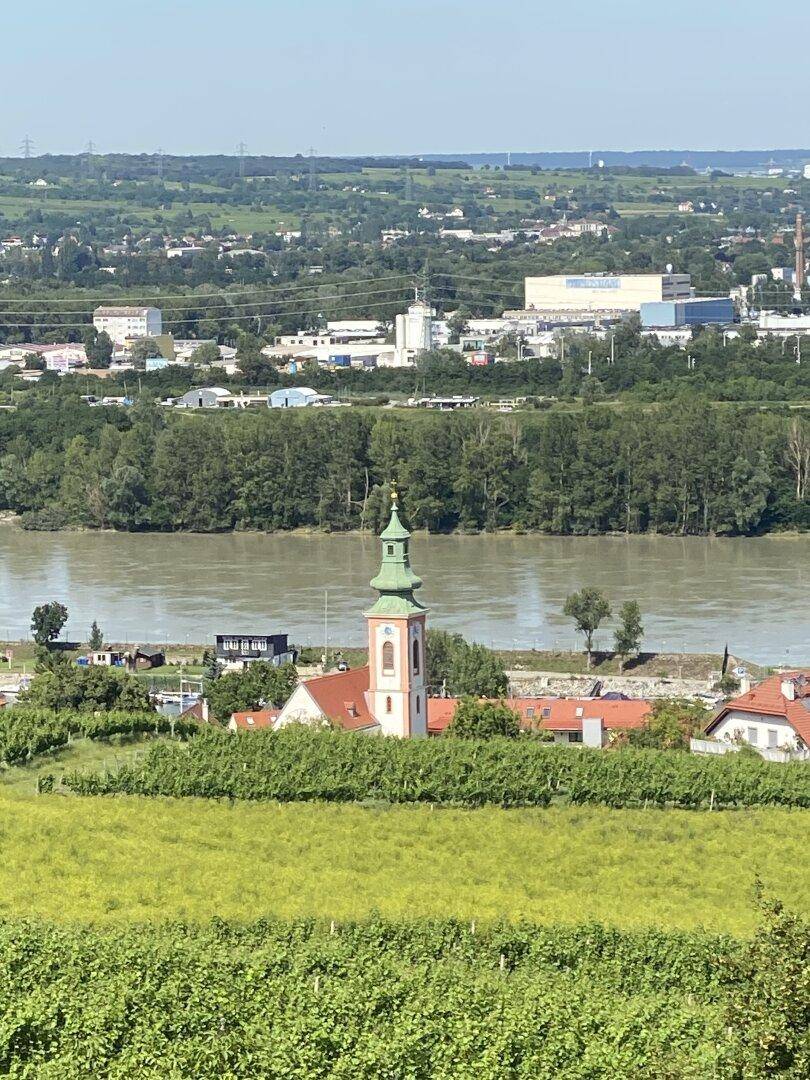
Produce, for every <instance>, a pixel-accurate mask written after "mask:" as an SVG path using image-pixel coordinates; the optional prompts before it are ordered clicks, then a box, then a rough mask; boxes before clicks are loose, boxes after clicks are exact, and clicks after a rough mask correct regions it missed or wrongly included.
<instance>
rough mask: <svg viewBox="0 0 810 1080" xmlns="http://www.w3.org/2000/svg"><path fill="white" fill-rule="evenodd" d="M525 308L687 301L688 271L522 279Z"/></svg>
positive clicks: (633, 306)
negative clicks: (523, 282) (679, 272)
mask: <svg viewBox="0 0 810 1080" xmlns="http://www.w3.org/2000/svg"><path fill="white" fill-rule="evenodd" d="M525 289H526V308H527V309H534V310H541V311H548V310H551V311H605V312H609V311H613V312H631V311H639V310H640V308H641V305H642V304H646V303H652V302H654V301H663V300H687V299H689V297H690V296H691V295H692V288H691V279H690V277H689V274H616V275H611V274H581V275H578V276H568V275H564V274H555V275H551V276H549V277H527V278H526V279H525Z"/></svg>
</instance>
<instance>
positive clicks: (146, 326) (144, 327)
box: [93, 307, 163, 346]
mask: <svg viewBox="0 0 810 1080" xmlns="http://www.w3.org/2000/svg"><path fill="white" fill-rule="evenodd" d="M93 326H94V327H95V328H96V330H98V332H99V333H101V332H102V331H104V332H105V333H106V334H108V335H109V337H110V338H111V339H112V341H113V343H114V344H115V345H121V346H123V345H124V344H125V343H126V342H127V340H128V339H129V338H138V337H157V336H158V335H159V334H161V333H162V332H163V315H162V313H161V310H160V308H156V307H98V308H96V310H95V311H94V312H93Z"/></svg>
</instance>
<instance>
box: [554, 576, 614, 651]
mask: <svg viewBox="0 0 810 1080" xmlns="http://www.w3.org/2000/svg"><path fill="white" fill-rule="evenodd" d="M563 613H564V614H565V615H568V616H569V617H570V618H572V619H573V620H574V625H575V626H576V629H577V633H578V634H584V635H585V652H586V653H587V656H588V667H589V668H590V666H591V663H592V657H593V635H594V634H595V633H596V631H597V630H598V629H599V627H600V625H601V623H602V620H603V619H609V618H610V604H609V603H608V599H607V597H606V596H605V594H604V593H603V592H602V590H601V589H596V588H594V587H593V586H592V585H586V586H585V588H584V589H581V590H580V591H579V592H576V593H571V595H570V596H569V597H567V599H566V601H565V607H564V608H563Z"/></svg>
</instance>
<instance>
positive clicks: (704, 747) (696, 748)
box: [689, 739, 810, 761]
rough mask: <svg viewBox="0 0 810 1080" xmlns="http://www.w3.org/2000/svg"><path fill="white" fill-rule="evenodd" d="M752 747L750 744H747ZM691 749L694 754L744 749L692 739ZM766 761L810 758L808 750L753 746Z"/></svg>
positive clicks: (709, 740) (740, 746) (708, 740)
mask: <svg viewBox="0 0 810 1080" xmlns="http://www.w3.org/2000/svg"><path fill="white" fill-rule="evenodd" d="M746 745H747V746H750V745H751V744H750V743H746ZM689 749H690V750H691V751H692V753H693V754H728V753H732V754H733V753H736V752H737V751H739V750H741V749H742V745H741V744H740V743H729V742H715V741H714V740H712V739H690V740H689ZM751 749H752V750H756V752H757V753H758V754H759V756H760V757H761V758H764V759H765V761H806V760H807V759H808V758H810V752H808V751H807V750H781V749H779V748H777V747H771V746H752V747H751Z"/></svg>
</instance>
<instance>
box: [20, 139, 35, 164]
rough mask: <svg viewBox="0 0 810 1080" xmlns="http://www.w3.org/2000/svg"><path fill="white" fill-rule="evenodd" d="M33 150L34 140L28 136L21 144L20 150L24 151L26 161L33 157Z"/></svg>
mask: <svg viewBox="0 0 810 1080" xmlns="http://www.w3.org/2000/svg"><path fill="white" fill-rule="evenodd" d="M33 149H34V140H33V139H32V138H31V136H30V135H26V136H25V138H24V139H23V141H22V142H21V143H20V150H21V151H22V156H23V157H24V158H25V159H26V161H27V160H28V158H30V157H31V151H32V150H33Z"/></svg>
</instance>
